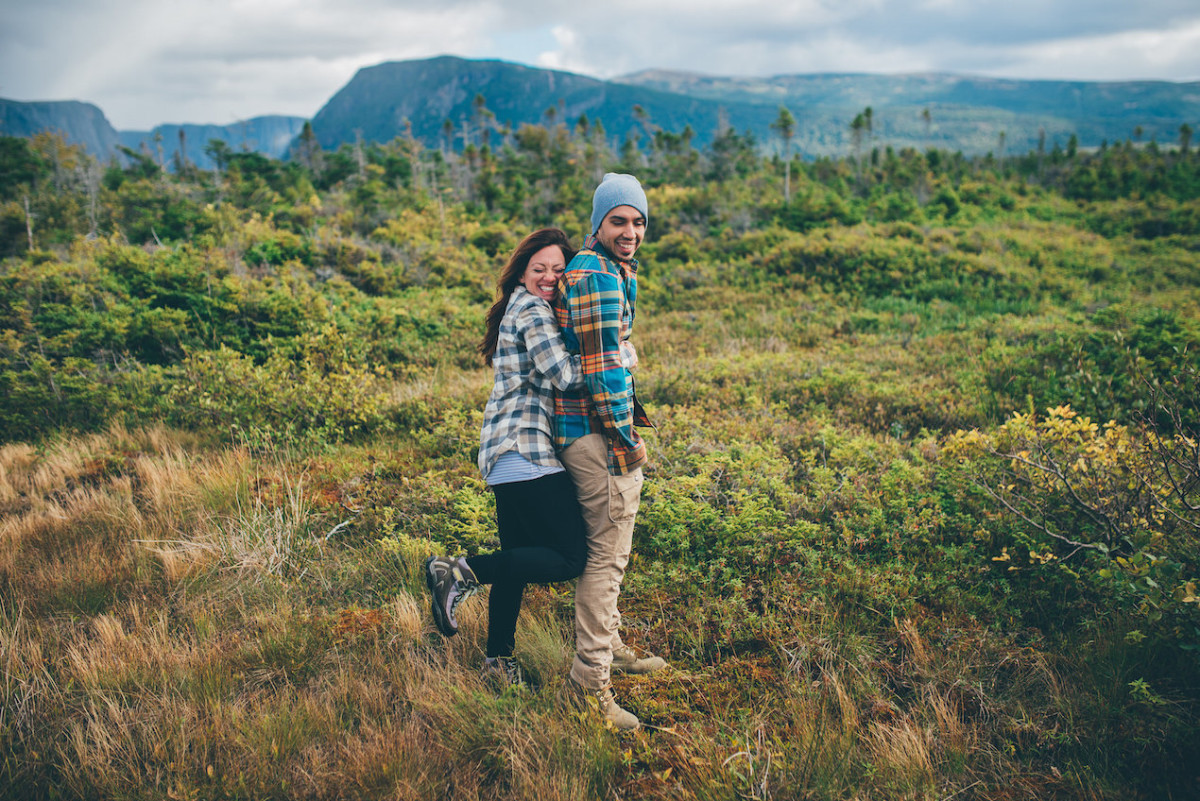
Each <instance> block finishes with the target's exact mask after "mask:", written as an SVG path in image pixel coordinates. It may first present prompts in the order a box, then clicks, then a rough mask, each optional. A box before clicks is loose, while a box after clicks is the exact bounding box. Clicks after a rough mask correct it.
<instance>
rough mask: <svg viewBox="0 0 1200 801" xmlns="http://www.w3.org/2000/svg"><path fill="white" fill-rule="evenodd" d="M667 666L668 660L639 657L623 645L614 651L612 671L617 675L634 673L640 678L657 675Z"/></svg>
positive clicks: (652, 655)
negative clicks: (652, 674) (641, 676)
mask: <svg viewBox="0 0 1200 801" xmlns="http://www.w3.org/2000/svg"><path fill="white" fill-rule="evenodd" d="M666 666H667V660H665V659H663V658H662V657H661V656H655V655H654V654H650V656H643V657H639V656H638V655H637V654H636V653H635V652H634V650H633V649H632V648H630V647H629V646H628V645H623V646H621V647H620V648H618V649H617V650H615V651H613V659H612V670H613V671H614V672H617V673H632V674H634V675H639V676H640V675H645V674H647V673H656V672H658V671H660V670H662V669H663V668H665V667H666Z"/></svg>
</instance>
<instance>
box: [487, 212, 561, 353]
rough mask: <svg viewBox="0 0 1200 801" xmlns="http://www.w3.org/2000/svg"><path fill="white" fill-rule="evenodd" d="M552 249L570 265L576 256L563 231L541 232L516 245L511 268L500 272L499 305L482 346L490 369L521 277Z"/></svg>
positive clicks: (490, 314)
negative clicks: (542, 252)
mask: <svg viewBox="0 0 1200 801" xmlns="http://www.w3.org/2000/svg"><path fill="white" fill-rule="evenodd" d="M551 245H554V246H557V247H558V249H559V250H561V251H562V254H563V259H564V260H565V261H568V262H569V261H570V260H571V259H572V258H573V257H574V256H575V249H574V248H572V247H571V241H570V240H569V239H567V235H566V234H565V233H564V232H563V231H562V230H560V229H558V228H541V229H539V230H537V231H534V232H533V233H532V234H530V235H529V236H527V237H525V238H524V239H522V240H521V244H519V245H517V249H516V250H514V251H513V254H512V256H510V257H509V259H508V264H506V265H504V269H503V270H501V271H500V280H499V281H498V282H497V283H496V290H497V291H496V302H495V303H493V304H492V308H490V309H488V313H487V333H485V334H484V336H483V339H482V340H480V342H479V354H480V355H481V356H483V360H484V361H485V362H486V363H487V365H488V366H489V367H490V366H491V364H492V357H493V356H495V355H496V344H497V342H498V341H499V339H500V321H501V320H503V319H504V312H505V310H506V309H507V308H508V299H509V298H510V297H512V293H513V290H514V289H516V288H517V284H519V283H521V276H523V275H524V274H525V268H526V267H528V266H529V260H530V259H531V258H532V257H533V254H534V253H537V252H538V251H539V250H541V249H542V248H545V247H550V246H551Z"/></svg>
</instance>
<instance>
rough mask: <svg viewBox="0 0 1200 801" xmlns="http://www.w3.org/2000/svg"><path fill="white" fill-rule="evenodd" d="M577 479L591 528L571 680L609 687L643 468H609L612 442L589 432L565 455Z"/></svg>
mask: <svg viewBox="0 0 1200 801" xmlns="http://www.w3.org/2000/svg"><path fill="white" fill-rule="evenodd" d="M559 458H560V459H561V460H562V463H563V464H564V465H565V466H566V468H567V471H568V472H569V473H570V474H571V478H572V480H574V482H575V492H576V494H577V495H578V496H579V505H580V506H581V507H582V509H583V521H584V524H585V525H586V526H587V544H588V555H587V566H586V567H584V569H583V575H581V576H580V577H579V582H578V584H576V586H575V661H574V663H572V665H571V678H573V679H574V680H575V681H576V682H578V683H579V684H580V685H582V686H583V687H587V688H588V689H592V690H600V689H603V688H605V687H607V686H608V683H609V669H610V667H611V665H612V654H613V651H614V650H616V649H618V648H620V647H621V646H622V642H621V635H620V634H618V633H617V628H618V626H619V625H620V622H621V614H620V612H618V611H617V598H618V597H619V596H620V594H621V580H622V579H623V578H624V577H625V566H626V565H628V564H629V552H630V550H631V548H632V546H633V522H634V518H636V517H637V510H638V504H639V503H640V502H641V498H642V469H641V468H640V467H639V468H637V469H636V470H634V471H633V472H631V473H627V474H625V475H623V476H614V475H610V474H609V472H608V445H607V443H606V442H605V440H604V437H603V436H602V435H600V434H588V435H587V436H585V437H581V438H580V439H577V440H576V441H575V442H573V443H571V445H570V446H568V447H567V449H566V450H564V451H562V452H561V453H560V454H559Z"/></svg>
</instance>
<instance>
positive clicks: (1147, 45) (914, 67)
mask: <svg viewBox="0 0 1200 801" xmlns="http://www.w3.org/2000/svg"><path fill="white" fill-rule="evenodd" d="M568 5H569V9H568ZM442 54H452V55H459V56H464V57H467V58H499V59H504V60H506V61H516V62H520V63H523V64H530V65H533V66H541V67H552V68H556V69H563V70H569V71H571V72H579V73H583V74H586V75H593V76H596V77H601V78H609V77H614V76H617V75H622V74H625V73H629V72H633V71H636V70H641V69H647V68H651V67H660V68H667V69H679V70H691V71H695V72H705V73H709V74H722V75H776V74H784V73H803V72H883V73H899V72H924V71H946V72H957V73H969V74H975V75H992V76H1001V77H1014V78H1065V79H1075V80H1135V79H1160V80H1171V81H1197V80H1200V2H1197V0H736V2H734V1H733V0H726V2H715V1H714V0H605V2H600V3H585V2H577V3H571V4H567V3H563V2H561V0H559V2H550V1H549V0H445V1H444V2H441V3H436V2H430V1H429V0H419V2H418V0H303V2H301V0H25V2H20V1H19V0H7V1H6V2H4V4H3V8H2V9H0V97H4V98H8V99H12V100H84V101H87V102H90V103H95V104H96V105H98V106H100V107H101V108H102V109H103V110H104V111H105V113H106V114H107V115H108V118H109V120H110V121H111V122H112V123H113V124H114V125H115V126H116V127H117V128H119V129H145V128H150V127H152V126H153V125H156V124H158V123H162V122H200V123H221V124H225V123H230V122H234V121H236V120H239V119H245V118H247V117H253V116H258V115H262V114H292V115H297V116H303V117H311V116H312V115H314V114H316V112H317V111H318V110H319V109H320V108H321V106H322V105H324V103H325V101H326V100H328V99H329V97H330V96H331V95H333V93H334V92H336V91H337V90H338V89H340V88H341V87H342V86H343V85H345V83H346V82H347V81H349V80H350V78H351V77H352V76H353V75H354V72H355V71H356V70H357V69H358V68H360V67H364V66H369V65H372V64H378V63H380V62H382V61H390V60H403V59H414V58H425V57H428V56H435V55H442Z"/></svg>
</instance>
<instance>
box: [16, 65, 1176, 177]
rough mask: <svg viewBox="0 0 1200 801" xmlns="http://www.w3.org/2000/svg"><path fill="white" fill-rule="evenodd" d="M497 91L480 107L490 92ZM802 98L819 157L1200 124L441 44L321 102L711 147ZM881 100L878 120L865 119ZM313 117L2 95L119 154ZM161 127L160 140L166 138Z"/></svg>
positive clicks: (1155, 103) (438, 137)
mask: <svg viewBox="0 0 1200 801" xmlns="http://www.w3.org/2000/svg"><path fill="white" fill-rule="evenodd" d="M477 98H482V100H483V106H482V107H480V106H479V105H478V104H477V102H476V100H477ZM781 106H786V107H787V108H789V110H790V111H791V112H792V114H793V115H794V116H795V118H796V129H795V135H794V137H793V140H792V150H793V152H794V153H796V154H799V155H800V156H802V157H805V158H818V157H822V156H843V155H848V154H858V155H861V154H862V152H863V150H870V149H872V148H874V147H879V146H892V147H896V148H903V147H915V148H919V149H925V148H928V147H938V148H944V149H948V150H961V151H963V152H964V153H967V154H981V153H986V152H989V151H991V152H996V153H998V154H1001V155H1002V154H1004V153H1006V152H1007V153H1017V152H1028V151H1030V150H1033V149H1035V148H1038V147H1046V148H1052V147H1054V146H1066V144H1067V142H1068V140H1069V139H1070V138H1071V137H1072V136H1075V137H1076V141H1077V143H1078V144H1079V145H1080V146H1083V147H1088V146H1098V145H1100V144H1101V143H1102V142H1105V141H1120V140H1124V139H1130V138H1132V139H1135V140H1146V141H1150V140H1156V141H1159V142H1163V143H1172V142H1175V141H1178V139H1179V135H1180V128H1181V126H1183V125H1184V124H1190V125H1192V126H1193V127H1196V126H1198V125H1200V82H1171V81H1061V80H1051V79H1040V80H1025V79H1015V78H993V77H986V76H972V75H960V74H955V73H945V72H921V73H905V74H897V75H883V74H876V73H802V74H779V75H774V76H769V77H763V78H758V77H747V76H720V75H706V74H703V73H695V72H687V71H682V70H669V69H659V68H655V69H648V70H641V71H638V72H635V73H630V74H628V75H623V76H620V77H617V78H613V79H611V80H602V79H599V78H594V77H590V76H586V75H580V74H577V73H572V72H566V71H563V70H552V69H545V68H541V67H532V66H529V65H525V64H520V63H517V62H510V61H504V60H501V59H465V58H460V57H458V56H449V55H443V56H436V57H434V58H428V59H414V60H406V61H387V62H382V63H380V64H375V65H371V66H368V67H363V68H361V69H359V70H358V71H357V72H356V73H355V75H354V76H353V77H352V78H351V79H350V80H349V81H348V82H347V83H346V84H345V85H344V86H343V87H342V88H341V89H339V90H338V91H337V92H335V93H334V94H333V95H332V96H331V97H330V98H329V100H328V101H327V102H326V103H325V104H324V105H323V106H322V107H321V108H320V109H319V110H318V111H317V113H316V114H315V115H314V116H313V117H312V126H313V131H314V134H315V135H316V137H317V141H318V142H319V143H320V144H321V145H322V147H325V148H328V149H335V148H337V147H339V146H341V145H344V144H351V143H354V142H356V141H359V140H360V139H361V140H362V141H365V142H388V141H391V140H392V139H394V138H396V137H397V136H403V135H407V134H411V135H412V136H414V137H416V138H417V139H418V140H420V141H421V142H422V143H423V144H425V145H426V146H427V147H443V148H444V147H453V148H455V149H461V148H462V147H463V146H465V145H466V144H467V143H472V144H476V145H478V144H483V143H485V142H486V141H489V140H490V141H493V142H495V141H499V140H500V139H501V138H503V137H504V136H505V135H507V134H511V133H513V132H515V130H516V129H518V128H519V127H520V126H521V125H524V124H539V123H554V124H558V123H563V124H566V125H568V126H574V125H575V124H576V122H577V121H578V120H579V119H580V118H581V117H582V116H586V117H587V119H588V120H589V123H595V122H597V121H598V122H600V123H601V124H602V125H603V130H604V132H605V136H606V138H607V139H608V142H609V144H610V145H611V146H613V147H619V146H620V145H621V143H622V142H623V141H625V140H626V139H627V138H636V139H637V140H639V142H640V144H641V146H642V147H643V148H645V147H646V146H647V140H648V139H650V138H651V137H652V136H653V135H654V132H655V131H657V130H664V131H668V132H671V133H676V134H678V133H681V132H683V131H684V130H685V129H686V128H690V130H691V132H692V142H693V144H695V145H697V146H703V145H705V144H707V143H708V142H710V141H712V139H713V137H714V136H715V135H716V134H717V133H718V132H719V131H720V130H723V129H724V128H725V127H731V128H733V129H735V130H737V131H739V132H749V133H750V134H752V135H753V136H754V137H755V138H756V139H757V140H758V141H759V142H760V144H761V145H762V146H763V147H764V148H765V149H767V150H775V151H776V152H778V149H779V146H780V143H779V141H778V138H777V137H776V136H775V135H774V134H773V132H772V130H771V127H770V124H771V122H772V121H773V120H774V119H775V118H776V117H777V116H778V112H779V108H780V107H781ZM868 107H870V108H871V109H872V114H871V116H870V123H871V124H870V127H869V128H866V129H865V130H864V129H862V128H860V129H859V130H857V131H853V130H851V122H852V120H853V119H854V118H855V116H856V115H859V114H861V113H863V112H864V111H865V110H866V109H867V108H868ZM303 123H304V119H303V118H301V117H286V116H281V115H270V116H263V117H254V118H251V119H250V120H243V121H239V122H237V123H233V124H231V125H224V126H220V125H203V124H184V125H177V124H164V125H160V126H156V128H155V129H153V130H151V131H149V132H135V131H116V130H115V129H114V128H113V127H112V126H111V124H109V122H108V120H107V118H105V117H104V114H103V112H102V111H101V110H100V109H98V108H97V107H95V106H92V105H91V104H87V103H82V102H80V101H45V102H42V103H37V102H34V103H29V102H21V101H10V100H0V133H4V134H7V135H20V136H32V135H33V134H34V133H37V132H39V131H42V130H60V131H62V132H63V133H64V135H65V136H66V137H67V139H68V141H71V142H75V143H78V144H82V145H84V146H85V147H87V149H88V150H89V152H92V153H93V154H94V155H98V156H100V157H107V156H109V155H111V154H114V153H119V152H120V149H119V148H120V146H121V145H124V146H126V147H131V148H134V149H142V148H146V149H147V152H149V153H152V154H154V155H155V157H158V154H159V152H160V151H161V153H162V157H163V160H166V159H169V158H170V157H171V156H172V155H173V154H174V153H175V152H176V150H177V149H178V144H177V140H178V135H179V131H180V130H183V131H184V134H185V137H184V138H185V145H186V156H187V158H188V160H189V161H191V162H192V163H195V164H197V165H198V166H201V167H210V166H211V159H210V158H209V157H208V156H207V154H206V153H205V152H204V149H205V146H206V145H207V143H208V141H210V140H211V139H221V140H222V141H225V142H226V143H227V144H229V145H231V146H232V147H233V148H235V149H238V148H239V146H240V148H241V149H248V150H254V151H257V152H261V153H264V154H265V155H269V156H272V157H275V158H280V157H284V156H286V154H287V153H288V151H289V148H290V144H291V142H292V141H293V138H294V137H295V136H296V135H297V134H298V133H299V131H300V130H301V128H302V126H303ZM156 134H157V138H156Z"/></svg>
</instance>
